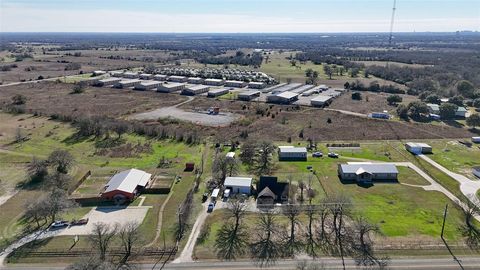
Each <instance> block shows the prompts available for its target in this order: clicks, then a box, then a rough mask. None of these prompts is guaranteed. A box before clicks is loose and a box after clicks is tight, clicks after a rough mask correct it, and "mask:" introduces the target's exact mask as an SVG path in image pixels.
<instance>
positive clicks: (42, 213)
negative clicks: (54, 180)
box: [24, 198, 48, 228]
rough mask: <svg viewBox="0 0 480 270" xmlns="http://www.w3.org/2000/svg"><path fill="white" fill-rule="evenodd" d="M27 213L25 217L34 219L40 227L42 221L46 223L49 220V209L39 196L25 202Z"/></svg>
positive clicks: (30, 219) (29, 219)
mask: <svg viewBox="0 0 480 270" xmlns="http://www.w3.org/2000/svg"><path fill="white" fill-rule="evenodd" d="M24 207H25V209H26V210H25V214H24V218H25V220H28V221H33V222H35V224H36V225H37V228H40V227H41V226H42V225H41V224H40V222H41V221H42V220H43V223H44V224H45V223H46V222H47V219H46V218H47V216H48V211H47V208H46V205H45V204H44V203H43V202H42V200H41V199H39V198H32V199H31V200H30V201H27V202H26V203H25V206H24Z"/></svg>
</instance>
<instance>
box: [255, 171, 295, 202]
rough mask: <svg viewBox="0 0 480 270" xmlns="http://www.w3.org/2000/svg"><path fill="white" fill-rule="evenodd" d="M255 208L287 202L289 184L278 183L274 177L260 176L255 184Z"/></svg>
mask: <svg viewBox="0 0 480 270" xmlns="http://www.w3.org/2000/svg"><path fill="white" fill-rule="evenodd" d="M257 192H258V193H257V206H269V205H273V204H276V203H286V202H287V201H288V193H289V184H288V183H284V182H278V179H277V177H275V176H261V177H260V180H259V181H258V184H257Z"/></svg>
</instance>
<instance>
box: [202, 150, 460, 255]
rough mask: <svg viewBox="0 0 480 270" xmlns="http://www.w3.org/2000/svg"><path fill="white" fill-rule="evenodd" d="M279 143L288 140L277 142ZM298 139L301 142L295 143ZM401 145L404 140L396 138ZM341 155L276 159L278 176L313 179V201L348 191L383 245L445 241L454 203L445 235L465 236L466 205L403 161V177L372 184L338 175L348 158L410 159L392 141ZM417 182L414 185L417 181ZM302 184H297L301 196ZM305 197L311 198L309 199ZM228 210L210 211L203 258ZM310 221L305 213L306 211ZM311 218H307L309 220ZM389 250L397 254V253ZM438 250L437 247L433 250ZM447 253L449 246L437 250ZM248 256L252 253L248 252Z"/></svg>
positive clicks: (356, 212)
mask: <svg viewBox="0 0 480 270" xmlns="http://www.w3.org/2000/svg"><path fill="white" fill-rule="evenodd" d="M276 144H277V145H288V144H285V143H282V142H277V143H276ZM294 145H297V143H295V144H294ZM394 145H395V147H398V146H399V145H400V143H394ZM319 150H320V151H322V152H324V153H326V152H328V148H327V147H326V146H325V144H323V143H322V144H319ZM337 152H338V153H340V155H341V157H340V158H339V159H331V158H328V157H324V158H312V157H311V156H309V160H308V161H306V162H277V163H276V167H275V172H274V173H273V174H272V175H275V176H278V177H279V181H285V182H286V181H289V180H291V183H292V184H293V185H292V186H293V187H298V182H299V181H303V182H304V183H305V184H307V185H308V184H309V183H311V187H312V188H313V189H314V190H315V194H316V195H315V197H314V198H313V199H312V203H313V204H316V203H320V202H321V200H322V199H323V198H325V196H329V195H338V194H344V195H346V196H347V197H349V198H350V199H351V200H352V203H353V204H352V211H353V216H354V217H366V218H367V219H368V220H369V221H370V222H372V223H375V224H378V225H379V226H380V229H381V232H382V234H383V236H380V237H378V236H377V237H376V240H377V242H378V243H380V244H381V245H389V244H392V245H400V244H407V245H409V244H410V245H415V244H420V243H423V244H425V243H432V244H440V245H441V242H440V241H441V240H440V232H441V229H442V222H443V211H444V208H445V205H446V204H448V205H449V212H448V216H447V222H446V225H445V238H446V239H447V241H450V242H451V243H457V242H461V241H462V235H461V233H460V232H459V230H458V228H459V226H461V225H463V217H462V213H461V210H460V209H459V208H458V207H457V206H456V204H455V203H454V202H452V201H451V200H449V199H448V198H447V197H446V196H444V195H443V194H441V193H439V192H436V191H425V190H424V189H423V188H422V187H421V186H428V185H429V182H427V181H426V180H425V179H424V178H422V177H421V176H420V175H418V174H417V173H416V172H414V171H413V170H411V169H409V168H406V167H398V170H399V172H400V175H399V182H398V183H376V184H374V185H373V186H371V187H368V188H367V187H361V186H358V185H356V184H343V183H341V182H340V180H339V178H338V176H337V166H338V164H341V163H346V162H348V161H358V160H378V161H386V162H394V161H409V160H407V159H406V158H405V157H404V156H403V155H404V154H405V153H403V152H400V153H399V152H397V151H396V150H395V149H394V148H393V147H392V146H391V143H390V142H367V143H365V144H363V143H362V146H361V148H360V149H358V150H345V151H337ZM307 166H312V167H313V170H314V172H315V173H311V172H310V171H309V170H308V169H307ZM240 175H249V172H248V171H246V168H245V167H242V172H241V173H240ZM412 185H415V186H412ZM299 194H300V189H298V188H296V195H295V196H296V198H297V200H298V197H299ZM305 203H308V200H306V202H305ZM224 211H225V210H220V211H218V210H216V211H215V212H214V213H212V214H210V216H209V217H208V219H207V221H206V228H209V229H204V232H206V231H209V233H208V234H205V236H204V237H201V239H200V240H199V241H198V242H197V246H196V248H195V257H197V258H199V259H212V258H215V257H216V255H215V247H214V243H215V239H216V233H217V232H218V230H219V229H220V227H221V226H222V224H224V223H225V221H226V220H227V219H226V214H225V212H224ZM257 220H258V214H254V213H251V214H249V215H247V217H246V218H245V220H244V223H245V225H246V226H247V228H248V231H254V230H255V229H254V226H255V223H256V221H257ZM302 220H303V221H305V220H306V218H305V217H302ZM277 221H278V222H279V223H280V224H285V223H286V220H285V218H284V217H282V216H281V215H278V216H277ZM305 224H306V223H305ZM305 224H304V225H302V226H303V228H300V229H299V231H300V232H301V231H304V227H305V226H306V225H305ZM386 252H387V254H388V255H390V256H394V255H395V254H394V253H391V254H389V253H388V251H386ZM429 252H437V251H429ZM438 252H439V253H441V254H447V252H448V251H447V250H440V251H438ZM416 253H417V251H405V252H402V254H407V255H415V254H416ZM246 256H248V255H246Z"/></svg>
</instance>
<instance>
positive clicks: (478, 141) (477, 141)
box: [472, 137, 480, 143]
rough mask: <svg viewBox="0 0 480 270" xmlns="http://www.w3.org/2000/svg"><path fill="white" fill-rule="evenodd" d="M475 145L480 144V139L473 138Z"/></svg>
mask: <svg viewBox="0 0 480 270" xmlns="http://www.w3.org/2000/svg"><path fill="white" fill-rule="evenodd" d="M472 142H473V143H480V137H472Z"/></svg>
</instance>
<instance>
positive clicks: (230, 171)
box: [226, 158, 240, 176]
mask: <svg viewBox="0 0 480 270" xmlns="http://www.w3.org/2000/svg"><path fill="white" fill-rule="evenodd" d="M239 167H240V165H239V164H238V161H237V160H236V159H234V158H227V159H226V171H227V176H234V175H237V174H238V171H239Z"/></svg>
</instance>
